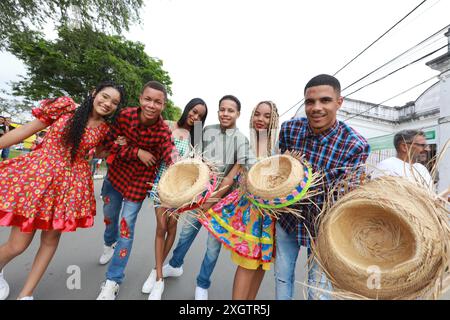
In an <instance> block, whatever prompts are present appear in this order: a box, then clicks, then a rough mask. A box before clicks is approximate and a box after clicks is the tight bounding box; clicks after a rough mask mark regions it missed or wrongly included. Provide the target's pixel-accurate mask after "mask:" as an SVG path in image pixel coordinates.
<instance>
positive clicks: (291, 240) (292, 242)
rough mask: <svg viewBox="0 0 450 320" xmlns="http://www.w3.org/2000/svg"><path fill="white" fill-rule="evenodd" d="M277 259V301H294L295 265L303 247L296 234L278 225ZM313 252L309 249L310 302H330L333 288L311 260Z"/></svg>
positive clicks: (308, 290) (308, 289)
mask: <svg viewBox="0 0 450 320" xmlns="http://www.w3.org/2000/svg"><path fill="white" fill-rule="evenodd" d="M275 234H276V250H277V251H276V253H277V256H276V259H275V292H276V299H277V300H292V299H293V297H294V283H295V265H296V263H297V258H298V254H299V252H300V248H301V246H300V245H299V243H298V240H297V234H296V232H292V233H287V232H286V231H284V229H283V228H282V227H281V226H280V224H279V223H277V224H276V233H275ZM310 257H311V250H310V249H309V248H308V285H309V286H312V287H313V288H311V287H308V288H307V293H308V300H330V299H331V296H330V294H329V293H327V292H324V291H321V290H317V289H315V288H318V289H323V290H325V291H328V292H331V291H332V290H333V287H332V286H331V283H330V282H329V281H328V279H327V277H326V275H325V273H324V272H322V270H321V269H320V267H319V265H318V264H317V262H315V261H311V260H309V258H310Z"/></svg>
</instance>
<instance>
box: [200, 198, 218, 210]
mask: <svg viewBox="0 0 450 320" xmlns="http://www.w3.org/2000/svg"><path fill="white" fill-rule="evenodd" d="M215 204H216V202H215V201H213V200H210V199H209V200H208V201H206V202H205V203H204V204H203V205H202V206H200V209H202V211H203V212H206V211H208V210H209V209H211V207H212V206H213V205H215Z"/></svg>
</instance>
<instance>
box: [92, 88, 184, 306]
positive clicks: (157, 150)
mask: <svg viewBox="0 0 450 320" xmlns="http://www.w3.org/2000/svg"><path fill="white" fill-rule="evenodd" d="M166 100H167V92H166V89H165V88H164V86H163V85H162V84H160V83H159V82H156V81H150V82H148V83H147V84H145V86H144V88H143V90H142V93H141V95H140V97H139V103H140V107H130V108H125V109H124V110H123V111H122V112H121V113H120V114H119V115H118V117H117V120H116V124H115V125H114V126H113V127H112V129H111V134H110V136H109V137H108V138H107V139H106V141H105V144H104V146H105V148H106V149H107V150H110V152H111V154H113V155H114V160H113V162H112V163H111V164H110V165H109V168H108V175H107V177H106V178H105V181H104V183H103V187H102V197H103V201H104V205H103V211H104V216H105V225H106V230H105V233H104V241H105V247H104V252H103V255H102V256H101V257H100V263H101V264H106V263H108V261H109V260H110V259H111V258H112V260H111V263H110V264H109V266H108V271H107V272H106V281H105V282H104V283H103V285H102V289H101V292H100V294H99V296H98V298H97V300H114V299H115V298H116V296H117V294H118V292H119V285H120V284H121V283H122V281H123V279H124V276H125V275H124V271H125V268H126V265H127V262H128V258H129V256H130V253H131V248H132V245H133V239H134V227H135V223H136V219H137V215H138V213H139V210H140V209H141V206H142V203H143V201H144V200H145V197H146V195H147V190H148V188H149V186H150V185H149V182H152V181H153V180H154V178H155V174H156V172H157V170H158V167H159V165H160V164H161V162H162V161H163V160H164V161H165V162H166V163H167V164H168V165H171V164H172V163H173V157H176V149H175V146H174V144H173V142H172V138H171V135H172V133H171V131H170V129H169V127H168V126H167V125H166V124H165V123H164V121H163V118H162V117H161V112H162V111H163V109H164V106H165V102H166ZM119 136H120V137H123V138H124V139H125V140H126V144H117V143H114V141H116V139H117V138H118V137H119ZM121 139H122V138H121ZM119 220H120V221H119Z"/></svg>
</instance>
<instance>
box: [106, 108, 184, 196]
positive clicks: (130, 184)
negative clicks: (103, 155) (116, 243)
mask: <svg viewBox="0 0 450 320" xmlns="http://www.w3.org/2000/svg"><path fill="white" fill-rule="evenodd" d="M139 114H140V108H138V107H129V108H126V109H124V110H122V111H121V113H120V114H119V115H118V116H117V119H116V122H115V123H114V125H112V126H111V131H110V134H109V135H108V136H107V138H106V139H105V142H104V147H105V148H106V149H107V150H110V151H111V154H114V155H115V157H114V160H113V162H112V164H110V166H109V168H108V179H109V181H110V182H111V184H112V185H113V187H114V189H116V190H117V191H118V192H120V193H121V194H122V196H123V197H124V199H126V200H129V201H133V202H140V201H144V199H145V197H146V195H147V190H148V189H149V188H150V185H149V184H148V183H147V182H152V181H153V180H154V179H155V175H156V172H157V170H158V168H159V166H160V164H161V162H162V161H163V160H164V161H165V162H166V164H167V165H168V166H169V165H171V164H172V163H173V161H172V155H173V152H175V153H176V148H175V145H174V143H173V141H172V132H171V131H170V129H169V127H168V126H167V125H166V124H165V123H164V120H163V118H162V117H160V118H159V119H158V121H157V122H156V123H155V124H153V125H151V126H145V125H143V124H142V123H141V122H140V121H139ZM118 136H124V137H125V138H126V140H127V145H125V146H119V145H117V144H115V143H114V141H115V140H116V139H117V137H118ZM139 149H142V150H145V151H148V152H150V153H151V154H152V155H153V156H154V157H155V158H156V162H155V165H153V166H150V167H147V166H146V165H145V164H144V163H143V162H142V161H141V160H139V158H138V156H137V154H138V150H139ZM174 156H175V155H174Z"/></svg>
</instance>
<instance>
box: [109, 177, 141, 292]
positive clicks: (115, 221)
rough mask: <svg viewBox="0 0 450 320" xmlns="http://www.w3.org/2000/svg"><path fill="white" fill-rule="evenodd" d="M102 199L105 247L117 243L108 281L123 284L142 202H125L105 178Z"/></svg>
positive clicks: (110, 264)
mask: <svg viewBox="0 0 450 320" xmlns="http://www.w3.org/2000/svg"><path fill="white" fill-rule="evenodd" d="M102 197H103V202H104V204H103V214H104V217H105V225H106V229H105V233H104V235H103V237H104V241H105V245H107V246H111V245H112V244H114V242H117V244H116V248H115V249H114V255H113V257H112V260H111V262H110V263H109V266H108V270H107V272H106V279H108V280H112V281H115V282H117V283H118V284H121V283H122V281H123V279H124V278H125V274H124V271H125V268H126V266H127V263H128V258H129V257H130V254H131V249H132V247H133V240H134V227H135V225H136V219H137V216H138V213H139V210H140V209H141V206H142V201H141V202H132V201H128V200H124V199H123V196H122V194H121V193H120V192H118V191H117V190H115V189H114V187H113V186H112V184H111V182H110V181H109V180H108V178H105V180H104V182H103V187H102ZM119 219H120V222H119ZM119 227H120V229H119Z"/></svg>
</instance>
